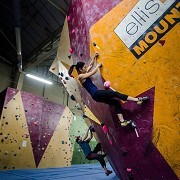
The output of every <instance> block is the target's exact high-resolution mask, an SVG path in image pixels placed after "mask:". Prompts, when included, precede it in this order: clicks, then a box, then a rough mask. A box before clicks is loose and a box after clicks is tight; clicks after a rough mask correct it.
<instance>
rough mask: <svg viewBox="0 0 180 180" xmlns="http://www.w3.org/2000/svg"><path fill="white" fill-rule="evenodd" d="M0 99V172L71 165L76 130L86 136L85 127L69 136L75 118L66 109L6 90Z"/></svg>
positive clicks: (39, 98) (35, 97)
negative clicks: (3, 170)
mask: <svg viewBox="0 0 180 180" xmlns="http://www.w3.org/2000/svg"><path fill="white" fill-rule="evenodd" d="M0 97H1V103H2V110H1V112H2V113H1V120H0V125H1V126H0V169H24V168H25V169H27V168H52V167H64V166H70V165H71V162H72V157H73V154H74V137H75V135H78V134H79V133H78V132H76V130H77V129H81V130H80V131H81V133H82V132H85V131H86V130H87V128H88V127H87V125H86V126H85V125H84V126H82V127H81V124H82V123H80V124H79V126H78V124H77V125H76V128H75V129H76V130H74V131H72V132H71V133H70V129H71V125H72V123H73V122H74V121H73V117H74V116H73V114H72V112H71V111H70V110H69V108H68V107H65V106H63V105H59V104H56V103H53V102H50V101H47V100H45V99H44V98H42V97H39V96H36V95H33V94H31V93H26V92H23V91H18V90H16V89H12V88H8V89H7V90H5V91H4V92H2V93H1V94H0ZM81 119H82V118H81ZM81 121H82V120H81ZM73 126H74V125H73ZM72 129H73V128H72ZM78 131H79V130H78ZM94 142H95V140H94ZM81 162H82V159H77V160H76V164H80V163H81ZM82 163H83V162H82Z"/></svg>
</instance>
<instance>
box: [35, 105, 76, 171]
mask: <svg viewBox="0 0 180 180" xmlns="http://www.w3.org/2000/svg"><path fill="white" fill-rule="evenodd" d="M72 119H73V115H72V113H71V111H70V110H69V108H68V107H66V108H65V110H64V112H63V114H62V116H61V119H60V121H59V124H58V126H57V128H56V130H55V132H54V134H53V136H52V138H51V140H50V142H49V144H48V147H47V149H46V151H45V153H44V155H43V157H42V159H41V162H40V163H39V166H38V168H50V167H64V166H70V165H71V160H72V145H71V141H70V133H69V129H70V125H71V123H72Z"/></svg>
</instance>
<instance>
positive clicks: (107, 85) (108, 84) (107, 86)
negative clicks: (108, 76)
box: [104, 81, 111, 89]
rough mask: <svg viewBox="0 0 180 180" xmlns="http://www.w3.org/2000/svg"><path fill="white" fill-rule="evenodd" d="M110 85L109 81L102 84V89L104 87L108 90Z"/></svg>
mask: <svg viewBox="0 0 180 180" xmlns="http://www.w3.org/2000/svg"><path fill="white" fill-rule="evenodd" d="M110 85H111V83H110V81H106V82H104V87H105V89H109V88H110Z"/></svg>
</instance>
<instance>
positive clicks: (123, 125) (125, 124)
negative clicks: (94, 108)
mask: <svg viewBox="0 0 180 180" xmlns="http://www.w3.org/2000/svg"><path fill="white" fill-rule="evenodd" d="M120 123H121V126H122V127H125V126H127V125H129V124H131V123H132V120H124V121H123V122H120Z"/></svg>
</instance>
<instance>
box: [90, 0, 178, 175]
mask: <svg viewBox="0 0 180 180" xmlns="http://www.w3.org/2000/svg"><path fill="white" fill-rule="evenodd" d="M138 2H139V1H138V0H133V1H132V0H124V1H122V2H121V3H120V4H119V5H117V6H116V7H115V8H113V9H112V10H111V11H110V12H109V13H107V14H106V15H105V16H104V17H103V18H102V19H100V20H99V21H98V22H97V23H96V24H94V25H93V26H92V28H91V29H90V36H91V46H90V47H91V53H93V52H94V51H95V47H93V46H92V43H93V42H96V44H97V45H98V46H99V47H100V49H99V50H98V52H99V53H100V56H99V59H98V61H99V62H102V64H103V67H102V69H101V74H102V76H103V77H104V78H105V80H109V81H111V86H112V88H114V89H116V90H118V91H120V92H123V93H125V94H128V95H131V96H137V95H139V94H141V93H142V92H144V91H146V90H148V89H149V88H152V87H154V86H155V97H154V98H155V99H154V102H155V104H154V125H153V142H154V143H155V145H156V146H157V148H158V150H159V151H160V152H161V153H162V155H163V156H164V158H165V159H166V160H167V162H168V163H169V165H170V166H171V167H172V168H173V170H174V171H175V173H176V174H180V171H179V170H178V162H179V157H178V155H177V153H178V152H180V143H179V142H180V136H179V133H178V132H179V121H178V120H179V117H180V114H179V95H180V91H179V84H180V83H179V77H180V68H179V67H180V61H179V57H180V51H179V41H180V36H179V32H180V26H179V23H178V24H176V25H175V26H174V27H172V29H170V30H169V31H167V33H166V34H165V35H164V36H163V37H162V38H161V40H162V41H164V45H162V44H161V43H160V42H156V43H155V44H154V45H153V46H152V47H151V48H150V49H149V50H148V51H147V52H146V53H145V54H144V55H143V56H141V57H140V58H139V59H137V58H136V57H135V56H134V55H133V54H132V52H131V51H130V50H129V49H128V48H127V46H126V45H125V44H124V42H123V41H122V40H121V39H120V38H119V37H118V36H117V35H116V33H115V32H114V30H115V29H116V27H117V26H118V25H119V24H120V23H121V22H122V20H123V19H124V18H125V17H126V16H127V15H128V13H129V12H130V11H131V10H132V9H133V7H134V6H135V5H136V3H138ZM179 4H180V3H179ZM179 4H177V5H176V7H179ZM174 16H176V17H180V16H179V12H178V11H177V10H176V12H175V15H174ZM172 21H173V20H172ZM96 49H97V48H96Z"/></svg>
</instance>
